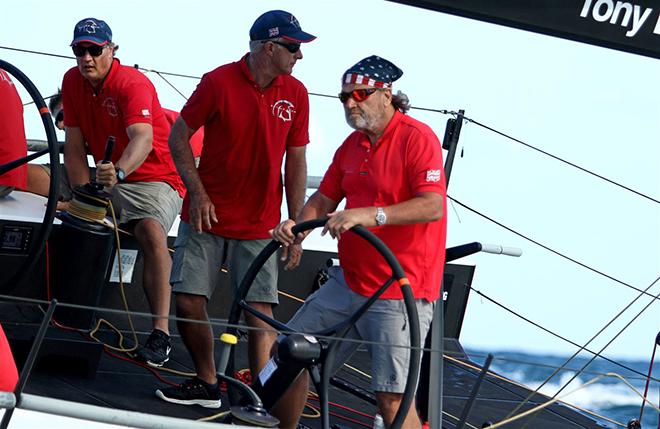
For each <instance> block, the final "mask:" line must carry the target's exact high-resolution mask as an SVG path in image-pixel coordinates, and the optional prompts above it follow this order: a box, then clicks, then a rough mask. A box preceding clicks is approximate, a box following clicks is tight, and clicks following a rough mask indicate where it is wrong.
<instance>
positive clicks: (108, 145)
mask: <svg viewBox="0 0 660 429" xmlns="http://www.w3.org/2000/svg"><path fill="white" fill-rule="evenodd" d="M114 148H115V136H108V141H107V142H105V152H104V153H103V161H101V164H110V159H111V158H112V151H113V149H114Z"/></svg>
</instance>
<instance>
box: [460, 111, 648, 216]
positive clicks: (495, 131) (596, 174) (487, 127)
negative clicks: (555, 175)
mask: <svg viewBox="0 0 660 429" xmlns="http://www.w3.org/2000/svg"><path fill="white" fill-rule="evenodd" d="M463 118H464V119H465V120H466V121H467V122H472V123H473V124H475V125H478V126H480V127H482V128H485V129H487V130H488V131H491V132H493V133H495V134H499V135H500V136H502V137H506V138H507V139H509V140H512V141H514V142H516V143H519V144H521V145H523V146H525V147H527V148H528V149H532V150H535V151H537V152H539V153H541V154H543V155H545V156H548V157H550V158H552V159H554V160H556V161H559V162H563V163H564V164H566V165H569V166H571V167H573V168H577V169H578V170H580V171H582V172H583V173H587V174H590V175H592V176H594V177H597V178H599V179H601V180H604V181H606V182H608V183H610V184H611V185H614V186H618V187H619V188H621V189H625V190H626V191H628V192H632V193H633V194H636V195H637V196H640V197H642V198H646V199H647V200H649V201H652V202H654V203H657V204H660V200H658V199H656V198H653V197H650V196H648V195H646V194H644V193H642V192H640V191H636V190H635V189H632V188H630V187H628V186H625V185H622V184H621V183H618V182H616V181H614V180H612V179H608V178H607V177H605V176H603V175H601V174H598V173H594V172H593V171H591V170H588V169H586V168H584V167H581V166H579V165H577V164H575V163H573V162H570V161H567V160H565V159H563V158H560V157H558V156H556V155H553V154H551V153H550V152H547V151H545V150H543V149H539V148H537V147H536V146H533V145H531V144H529V143H525V142H524V141H522V140H519V139H517V138H515V137H512V136H510V135H508V134H506V133H504V132H502V131H498V130H496V129H495V128H492V127H489V126H488V125H485V124H482V123H481V122H479V121H477V120H475V119H470V118H467V117H465V116H464V117H463Z"/></svg>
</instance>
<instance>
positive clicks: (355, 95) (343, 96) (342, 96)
mask: <svg viewBox="0 0 660 429" xmlns="http://www.w3.org/2000/svg"><path fill="white" fill-rule="evenodd" d="M380 89H382V88H363V89H354V90H353V91H349V92H340V93H339V101H341V102H342V103H346V102H347V101H348V99H349V98H352V99H353V100H355V101H357V102H358V103H359V102H361V101H364V100H366V99H367V98H369V96H370V95H371V94H373V93H374V92H376V91H378V90H380Z"/></svg>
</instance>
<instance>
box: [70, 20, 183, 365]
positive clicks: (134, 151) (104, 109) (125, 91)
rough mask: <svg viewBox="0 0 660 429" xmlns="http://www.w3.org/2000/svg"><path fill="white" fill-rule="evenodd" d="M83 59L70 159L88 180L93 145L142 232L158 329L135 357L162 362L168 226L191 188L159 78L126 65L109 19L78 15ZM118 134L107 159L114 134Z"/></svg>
mask: <svg viewBox="0 0 660 429" xmlns="http://www.w3.org/2000/svg"><path fill="white" fill-rule="evenodd" d="M71 47H72V49H73V53H74V55H75V56H76V62H77V66H76V67H73V68H71V69H70V70H69V71H68V72H66V74H65V75H64V79H63V82H62V102H63V108H64V111H66V115H65V116H64V126H65V132H66V137H65V140H66V144H65V146H64V147H65V148H64V165H65V167H66V171H67V174H68V177H69V182H70V183H71V186H72V187H76V186H78V185H82V184H85V183H88V182H89V181H90V171H89V168H88V164H87V150H88V149H89V151H90V152H91V154H92V155H93V157H94V160H95V162H96V182H97V183H100V184H101V185H103V186H105V189H106V191H108V192H110V193H111V195H112V197H111V201H112V204H113V206H114V210H115V213H117V214H118V223H119V224H120V225H122V226H123V227H124V228H126V229H129V230H130V231H132V232H133V234H134V235H135V238H136V240H137V242H138V244H139V247H140V250H141V252H142V255H143V258H144V273H143V286H144V290H145V294H146V296H147V300H148V302H149V306H150V308H151V312H152V314H153V319H152V323H153V330H152V332H151V334H150V335H149V337H148V338H147V340H146V343H145V344H144V347H141V348H139V349H138V350H137V352H136V353H135V355H134V356H135V357H136V358H137V359H139V360H141V361H144V362H146V363H148V364H150V365H152V366H162V365H163V363H165V362H166V361H167V360H168V359H169V357H168V355H169V352H170V349H171V343H170V337H169V328H168V319H167V317H168V315H169V310H170V295H171V289H170V285H169V274H170V271H171V266H172V260H171V257H170V255H169V252H168V249H167V232H168V231H169V229H170V228H171V227H172V224H173V222H174V220H175V218H176V216H177V215H178V214H179V211H180V209H181V204H182V201H183V200H182V196H183V194H184V192H185V189H184V187H183V183H182V182H181V178H180V177H179V175H178V174H177V172H176V168H175V167H174V163H173V161H172V157H171V156H170V151H169V147H168V145H167V136H168V134H169V129H170V127H169V124H168V122H167V120H166V118H165V115H164V114H163V111H162V109H161V106H160V102H159V101H158V95H157V94H156V90H155V88H154V86H153V84H152V83H151V82H150V81H149V79H148V78H147V77H146V76H144V75H143V74H142V73H141V72H139V71H138V70H137V69H135V68H133V67H127V66H124V65H122V64H121V63H120V62H119V60H118V59H117V58H115V52H116V50H117V46H116V45H115V44H114V43H113V42H112V31H111V30H110V27H109V26H108V24H107V23H106V22H105V21H102V20H100V19H95V18H87V19H83V20H81V21H80V22H78V23H77V24H76V26H75V28H74V31H73V41H72V42H71ZM110 136H113V137H114V138H115V140H116V143H115V147H114V150H113V151H112V154H111V156H110V159H109V160H106V161H104V157H105V156H106V155H105V149H106V142H107V141H108V137H110Z"/></svg>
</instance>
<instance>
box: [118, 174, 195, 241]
mask: <svg viewBox="0 0 660 429" xmlns="http://www.w3.org/2000/svg"><path fill="white" fill-rule="evenodd" d="M111 194H112V198H111V200H112V206H113V208H114V210H115V216H117V218H118V219H119V224H120V225H122V224H125V223H128V222H130V221H133V220H140V219H155V220H157V221H158V223H160V224H161V226H162V227H163V230H165V234H167V232H168V231H169V230H170V228H172V224H173V223H174V220H175V219H176V217H177V216H178V215H179V213H180V212H181V205H182V204H183V199H182V198H181V196H180V195H179V193H178V192H177V191H176V190H174V188H172V187H171V186H170V185H169V184H167V183H165V182H130V183H119V184H117V185H115V186H114V188H112V190H111Z"/></svg>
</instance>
